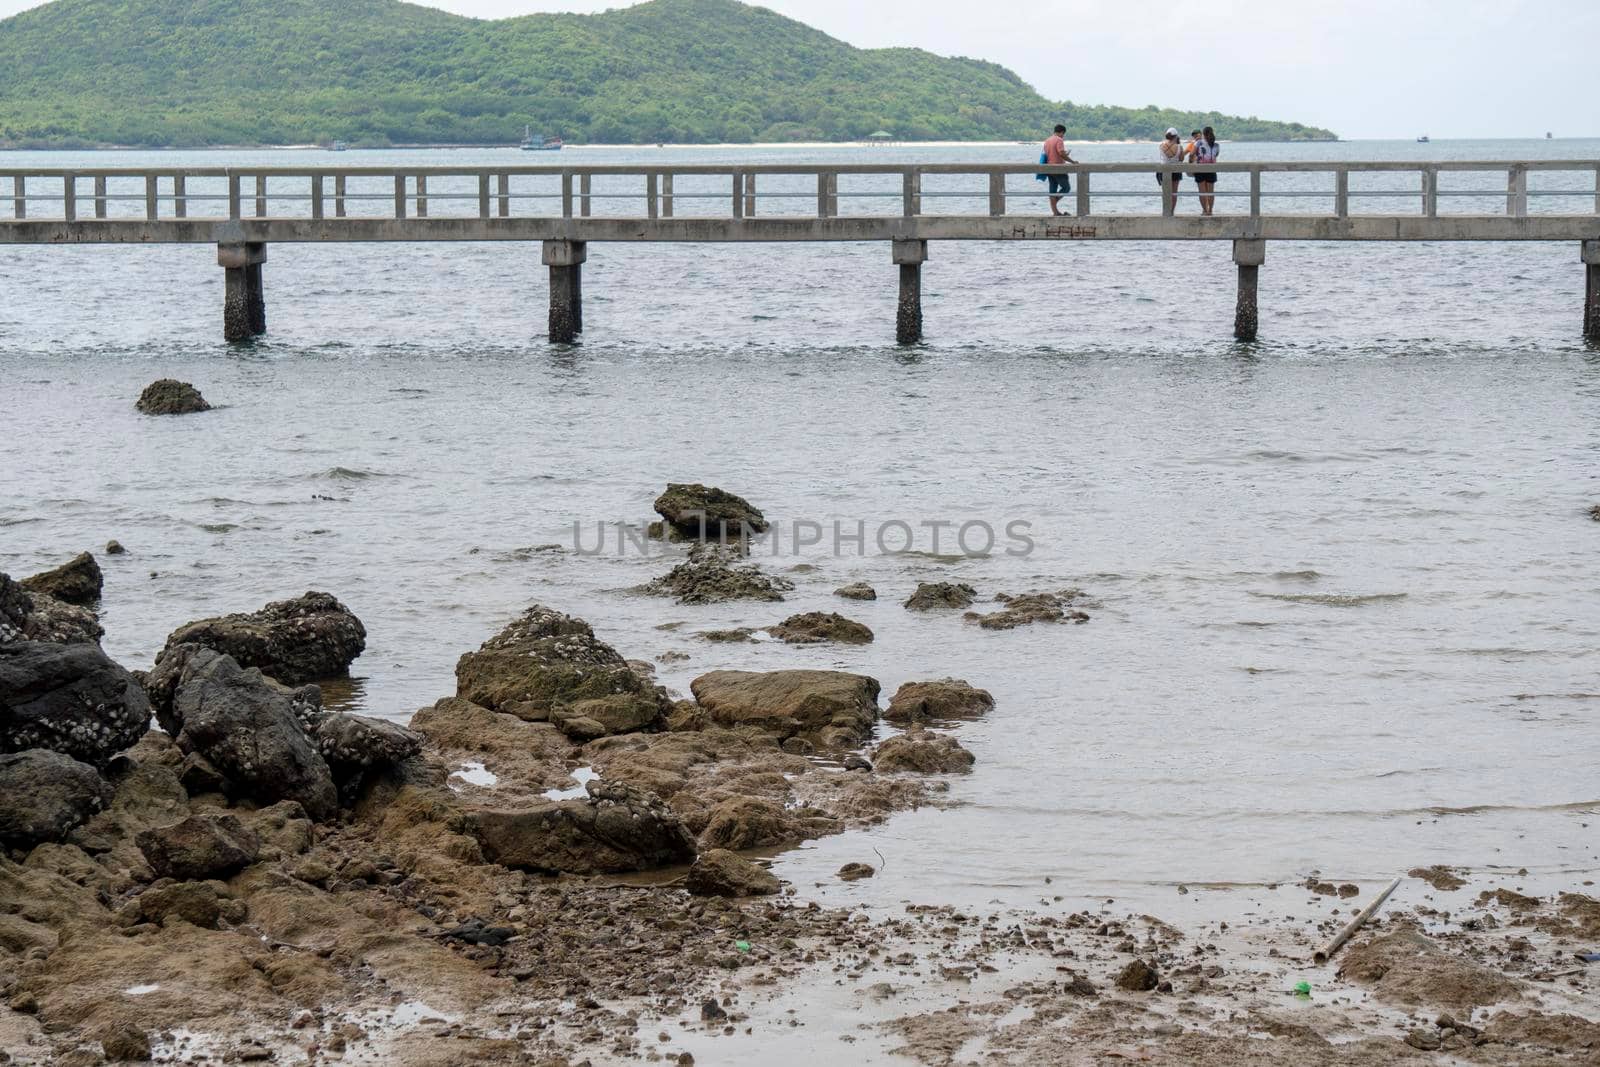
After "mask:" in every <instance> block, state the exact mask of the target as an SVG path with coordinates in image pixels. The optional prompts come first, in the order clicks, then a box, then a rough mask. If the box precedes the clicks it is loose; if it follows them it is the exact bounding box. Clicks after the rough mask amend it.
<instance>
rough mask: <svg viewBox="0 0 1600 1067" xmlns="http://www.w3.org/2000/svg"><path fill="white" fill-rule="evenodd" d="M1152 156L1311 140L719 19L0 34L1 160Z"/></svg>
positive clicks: (382, 19) (54, 11)
mask: <svg viewBox="0 0 1600 1067" xmlns="http://www.w3.org/2000/svg"><path fill="white" fill-rule="evenodd" d="M1057 122H1061V123H1064V124H1065V125H1066V127H1067V131H1068V137H1069V138H1071V139H1074V140H1127V139H1155V138H1158V137H1159V136H1160V133H1161V131H1162V130H1164V129H1166V127H1168V126H1177V127H1178V128H1179V129H1181V130H1184V131H1185V132H1187V131H1188V130H1190V129H1191V128H1194V127H1197V126H1200V125H1203V124H1210V125H1212V126H1215V127H1216V128H1217V130H1218V132H1219V133H1221V134H1222V135H1223V136H1224V137H1226V138H1229V139H1232V140H1256V141H1266V140H1273V141H1285V140H1291V141H1312V140H1334V139H1336V138H1335V135H1334V134H1333V133H1331V132H1330V131H1328V130H1323V129H1318V128H1316V127H1312V126H1304V125H1301V124H1300V123H1297V122H1274V121H1268V120H1265V119H1258V118H1254V117H1251V118H1242V117H1239V116H1233V115H1222V114H1216V113H1206V112H1191V111H1182V110H1175V109H1168V108H1157V107H1153V106H1152V107H1145V108H1126V107H1109V106H1098V105H1094V106H1091V105H1083V104H1074V103H1058V102H1052V101H1049V100H1046V99H1045V98H1044V97H1042V96H1040V95H1039V94H1038V93H1037V92H1036V91H1034V89H1033V88H1032V87H1031V86H1029V85H1028V84H1027V83H1026V82H1024V81H1023V80H1022V79H1021V78H1020V77H1018V76H1017V75H1016V74H1014V73H1012V72H1011V71H1009V70H1007V69H1005V68H1004V67H1001V66H998V65H996V64H994V63H988V62H984V61H982V60H975V59H966V58H945V57H942V56H936V55H933V54H931V53H928V52H924V51H921V50H919V49H913V48H889V49H858V48H854V47H851V46H850V45H848V44H845V43H844V42H842V41H838V40H835V39H834V38H832V37H829V36H827V35H826V34H824V33H821V32H819V31H817V30H814V29H811V28H810V27H808V26H805V25H803V24H802V23H799V22H796V21H794V20H792V19H788V18H784V17H782V16H780V15H778V14H775V13H773V12H771V11H767V10H765V9H763V8H758V7H750V6H747V5H745V4H741V3H737V2H735V0H651V2H649V3H644V4H640V5H638V6H636V7H630V8H626V9H623V10H617V11H608V12H605V13H603V14H597V15H530V16H526V17H522V18H512V19H502V20H498V21H484V20H479V19H470V18H464V17H461V16H458V15H452V14H448V13H446V12H443V11H437V10H434V9H432V8H425V7H418V6H415V5H413V4H406V3H400V2H398V0H336V2H328V0H184V2H182V3H177V2H174V0H55V2H54V3H50V4H46V5H44V6H42V7H39V8H35V9H33V10H31V11H26V12H23V13H22V14H19V15H15V16H13V17H11V18H9V19H6V20H4V21H0V144H3V145H5V146H8V147H13V148H29V147H32V148H72V147H103V146H137V147H204V146H208V145H289V144H328V143H331V142H335V141H343V142H346V143H349V144H351V145H354V146H358V147H382V146H387V145H393V144H482V145H489V144H508V143H513V142H515V141H516V140H517V139H518V138H520V137H521V135H522V132H523V128H524V127H525V126H528V127H532V129H533V131H534V132H535V133H536V134H537V133H542V134H547V135H559V136H561V137H563V138H565V140H566V141H567V143H569V144H654V143H658V142H668V143H681V144H715V143H728V142H731V143H751V142H785V141H856V140H864V139H867V138H869V137H871V136H872V135H873V134H883V133H886V134H888V135H889V136H890V137H892V138H893V139H894V140H900V141H922V140H953V141H979V140H1019V139H1025V140H1034V139H1038V138H1041V137H1042V136H1043V135H1044V133H1045V132H1046V131H1047V130H1048V128H1049V127H1050V126H1052V125H1054V124H1055V123H1057Z"/></svg>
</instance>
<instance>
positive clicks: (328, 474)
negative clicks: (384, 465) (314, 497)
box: [311, 467, 389, 482]
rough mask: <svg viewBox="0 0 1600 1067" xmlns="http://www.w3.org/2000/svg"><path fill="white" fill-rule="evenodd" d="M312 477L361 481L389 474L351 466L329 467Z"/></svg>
mask: <svg viewBox="0 0 1600 1067" xmlns="http://www.w3.org/2000/svg"><path fill="white" fill-rule="evenodd" d="M311 477H313V478H318V479H326V480H328V481H335V482H360V481H365V480H366V479H368V478H387V477H389V476H388V475H387V474H384V473H383V472H382V471H364V470H355V469H353V468H350V467H329V468H328V469H327V470H325V471H321V472H319V473H317V474H313V475H311Z"/></svg>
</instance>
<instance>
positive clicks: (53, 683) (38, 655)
mask: <svg viewBox="0 0 1600 1067" xmlns="http://www.w3.org/2000/svg"><path fill="white" fill-rule="evenodd" d="M149 728H150V702H149V701H148V700H147V699H146V698H145V694H144V690H143V689H142V688H140V686H139V683H138V681H137V680H136V679H135V678H134V677H133V675H132V674H130V673H128V672H127V671H125V670H123V669H122V668H121V667H120V666H118V665H117V664H115V663H113V662H112V661H111V659H110V658H109V657H107V656H106V654H105V653H104V652H102V651H101V650H100V648H99V646H97V645H93V644H71V645H62V644H54V643H50V642H42V641H13V642H10V643H9V644H0V752H18V751H22V750H24V749H30V748H47V749H50V750H52V751H55V752H62V753H65V754H66V755H69V756H71V757H72V758H74V759H77V760H81V761H83V762H84V763H89V764H92V765H94V766H96V767H100V766H104V765H105V763H106V762H107V761H108V760H110V759H111V757H112V756H115V755H116V754H117V753H118V752H121V751H123V750H124V749H127V748H131V747H132V746H133V745H134V744H135V743H136V742H137V741H138V740H139V738H141V737H143V736H144V733H145V731H146V730H148V729H149Z"/></svg>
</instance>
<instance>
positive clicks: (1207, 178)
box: [1194, 171, 1217, 185]
mask: <svg viewBox="0 0 1600 1067" xmlns="http://www.w3.org/2000/svg"><path fill="white" fill-rule="evenodd" d="M1194 180H1195V181H1197V182H1210V183H1211V184H1212V185H1215V184H1217V175H1216V172H1215V171H1208V172H1207V173H1205V174H1196V175H1195V176H1194Z"/></svg>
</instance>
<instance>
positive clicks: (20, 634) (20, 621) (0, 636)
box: [0, 574, 33, 645]
mask: <svg viewBox="0 0 1600 1067" xmlns="http://www.w3.org/2000/svg"><path fill="white" fill-rule="evenodd" d="M31 614H33V597H31V596H29V595H28V591H27V590H26V589H24V588H22V583H21V582H18V581H16V580H15V579H13V578H12V577H11V575H9V574H0V645H6V644H10V643H11V642H12V641H22V640H25V639H26V638H27V631H26V627H27V625H28V616H29V615H31Z"/></svg>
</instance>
